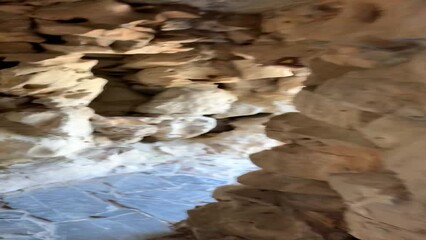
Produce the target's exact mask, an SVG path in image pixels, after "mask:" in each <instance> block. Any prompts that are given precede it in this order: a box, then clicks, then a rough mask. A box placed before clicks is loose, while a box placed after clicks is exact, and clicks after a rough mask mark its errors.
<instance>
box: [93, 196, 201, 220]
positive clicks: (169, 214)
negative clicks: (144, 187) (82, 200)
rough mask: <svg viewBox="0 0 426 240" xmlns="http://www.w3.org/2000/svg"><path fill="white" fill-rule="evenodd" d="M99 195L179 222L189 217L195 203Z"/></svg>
mask: <svg viewBox="0 0 426 240" xmlns="http://www.w3.org/2000/svg"><path fill="white" fill-rule="evenodd" d="M96 196H97V197H99V198H102V199H104V200H109V201H113V202H114V203H115V204H119V205H120V206H122V207H127V208H131V209H137V210H139V211H141V212H142V213H145V214H147V215H149V216H152V217H153V218H155V219H160V220H163V221H167V222H179V221H182V220H184V219H186V218H187V214H186V211H187V210H189V209H192V208H193V207H194V204H182V203H176V202H173V199H170V201H167V200H163V199H148V198H145V199H143V198H141V197H140V196H136V197H133V198H132V197H131V196H129V197H127V195H126V196H115V195H112V194H103V193H97V194H96Z"/></svg>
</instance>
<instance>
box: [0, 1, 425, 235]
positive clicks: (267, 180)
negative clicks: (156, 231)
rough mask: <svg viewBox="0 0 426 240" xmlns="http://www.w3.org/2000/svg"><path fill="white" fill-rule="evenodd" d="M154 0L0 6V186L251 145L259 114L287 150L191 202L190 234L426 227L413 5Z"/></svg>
mask: <svg viewBox="0 0 426 240" xmlns="http://www.w3.org/2000/svg"><path fill="white" fill-rule="evenodd" d="M153 2H157V1H148V0H147V1H145V0H123V1H115V0H21V1H12V0H10V1H9V0H0V19H1V21H0V59H1V62H0V67H1V70H0V94H1V96H0V110H1V112H0V123H1V124H2V125H1V128H0V132H1V133H0V143H1V144H0V167H1V168H0V171H1V172H0V180H2V179H6V180H7V181H8V182H13V184H10V185H9V184H6V186H4V187H1V188H0V191H12V190H17V189H19V188H22V187H28V186H32V185H34V182H37V181H38V180H40V179H43V178H44V176H50V175H53V174H52V173H53V172H54V171H52V169H55V168H54V166H64V165H66V164H70V162H73V161H77V159H80V160H81V159H83V160H82V161H85V162H84V163H85V164H83V165H85V166H88V165H93V166H100V165H101V164H104V166H106V165H108V164H107V163H105V161H104V160H105V159H108V157H110V155H111V156H112V158H118V155H120V154H122V155H124V157H126V158H128V159H132V160H134V159H140V155H138V151H140V149H144V148H142V147H141V145H132V144H137V143H140V142H141V141H145V142H150V143H152V144H161V143H162V142H166V141H168V142H170V141H174V140H182V141H183V140H185V141H187V142H185V143H189V142H191V143H207V142H209V144H211V145H212V146H214V147H212V149H214V150H217V152H226V151H230V149H231V150H232V148H233V147H234V146H233V145H232V144H234V143H235V139H236V137H238V136H244V137H247V138H248V139H250V140H249V141H247V142H242V143H241V144H242V145H241V146H243V147H244V149H243V150H246V149H247V151H246V152H247V153H248V152H250V153H251V152H252V150H253V151H257V150H259V148H265V145H262V141H264V139H263V138H258V137H259V136H262V133H261V132H262V128H261V124H262V123H263V122H265V121H268V123H267V124H266V133H267V135H268V137H270V138H272V139H275V140H277V141H281V142H282V143H283V145H281V146H274V145H276V144H271V145H269V146H274V147H273V148H271V149H269V150H266V151H263V152H259V153H255V154H253V155H251V160H252V162H253V163H254V164H255V165H257V166H258V167H259V168H260V169H258V170H257V171H254V172H250V173H247V174H245V175H243V176H241V177H239V179H238V182H239V183H240V184H237V185H230V186H224V187H221V188H219V189H217V190H216V191H215V192H214V197H215V198H216V199H217V200H218V202H215V203H211V204H208V205H206V206H201V207H199V208H196V209H193V210H190V211H189V219H188V220H187V221H186V225H187V227H188V229H189V230H190V232H191V233H192V234H193V235H194V236H195V237H196V238H197V239H199V240H222V239H235V240H349V239H356V238H357V239H362V240H422V239H425V238H426V236H425V235H426V234H425V231H426V221H425V214H426V211H425V200H426V191H425V190H424V188H423V186H424V185H425V182H426V177H425V171H426V164H425V163H424V161H423V158H424V156H423V155H424V149H423V148H424V146H425V144H426V140H425V138H424V137H423V133H424V132H425V131H426V127H425V123H424V121H425V109H426V108H425V102H426V101H425V100H426V99H425V96H426V94H425V93H426V91H425V89H426V88H425V83H426V82H425V81H426V80H424V79H425V77H426V72H425V71H426V70H425V69H426V68H425V66H424V61H425V56H426V55H425V47H424V46H425V41H424V39H425V36H424V34H425V32H426V24H424V22H425V21H424V20H425V16H426V15H425V13H426V4H425V3H424V1H423V0H320V1H312V0H306V1H294V2H292V3H291V4H290V3H282V4H280V5H276V6H275V8H273V10H271V11H266V12H265V13H264V14H254V13H253V12H252V10H254V9H259V7H261V8H262V10H264V9H265V8H270V7H271V5H270V4H271V3H274V1H273V0H268V1H264V6H263V7H262V6H261V4H259V3H257V5H256V4H255V3H253V5H252V7H248V8H243V9H239V10H241V11H240V13H238V14H236V13H232V11H236V10H237V9H235V8H233V9H232V8H229V9H228V10H230V11H229V12H228V13H224V12H217V11H216V10H224V8H225V9H226V6H235V5H238V4H237V2H239V1H229V3H226V4H225V5H221V4H220V1H211V2H209V1H191V2H190V3H191V5H192V7H188V6H183V5H175V3H176V1H162V3H165V2H168V4H164V5H155V4H153ZM177 2H180V3H181V2H185V3H187V2H188V1H184V0H181V1H177ZM250 2H253V1H248V3H247V4H250ZM280 2H285V1H280ZM171 3H173V4H171ZM268 5H269V7H267V6H268ZM195 7H199V8H203V10H200V9H197V8H195ZM281 7H282V8H281ZM241 12H244V13H241ZM309 69H310V70H309ZM302 84H303V85H304V87H303V89H302V87H301V85H302ZM296 93H298V94H297V96H296V97H295V98H294V101H293V97H294V95H295V94H296ZM293 104H294V106H295V107H296V108H297V110H298V112H296V111H294V109H293V106H292V105H293ZM282 113H285V114H283V115H280V114H282ZM260 117H262V118H260ZM270 117H272V118H270ZM250 131H252V132H250ZM248 132H249V134H247V133H248ZM259 139H260V140H259ZM229 143H231V144H229ZM275 143H276V142H275ZM256 145H259V146H256ZM150 146H151V145H150ZM156 146H158V145H156ZM144 147H146V146H145V145H144ZM161 147H163V150H164V151H168V152H171V151H172V150H170V149H167V146H160V148H161ZM123 149H126V151H124V153H123ZM186 150H187V149H186ZM194 151H196V149H195V150H194ZM239 151H242V149H239ZM80 160H79V161H80ZM139 161H145V159H142V160H139ZM28 162H30V163H31V164H30V165H29V166H30V167H27V168H25V167H22V166H21V165H22V163H26V164H28ZM38 163H40V166H42V167H40V168H36V167H37V166H39V165H38ZM95 163H96V164H99V165H95ZM136 163H138V164H139V163H140V162H137V161H136V160H135V164H136ZM49 164H51V165H49ZM61 164H62V165H61ZM112 165H113V164H112ZM124 165H125V164H124ZM114 167H115V165H114ZM114 167H111V166H109V168H106V169H103V170H99V172H100V173H99V174H109V173H111V171H110V170H111V169H114V170H116V169H115V168H114ZM135 168H136V167H135ZM16 169H18V170H16ZM79 171H80V172H81V173H78V174H73V173H71V174H70V172H68V173H67V174H68V175H67V174H63V176H61V177H62V178H59V179H57V181H60V180H70V179H72V177H70V175H73V177H79V176H83V174H85V172H90V171H91V169H90V168H83V167H82V168H81V169H80V170H79ZM17 172H19V173H20V174H16V173H17ZM28 172H31V173H34V174H33V175H34V176H31V177H30V176H28V175H26V173H28ZM36 173H37V174H38V175H37V174H36ZM43 174H44V175H43ZM79 174H82V175H79ZM12 176H13V177H12ZM84 176H86V177H88V176H93V175H90V174H86V175H84ZM7 181H6V182H7ZM43 181H44V180H42V181H38V182H39V183H43Z"/></svg>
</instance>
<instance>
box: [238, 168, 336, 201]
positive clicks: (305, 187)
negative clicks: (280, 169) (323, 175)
mask: <svg viewBox="0 0 426 240" xmlns="http://www.w3.org/2000/svg"><path fill="white" fill-rule="evenodd" d="M238 182H239V183H241V184H244V185H247V186H251V187H255V188H257V189H266V190H274V191H281V192H289V193H301V194H315V195H325V196H337V193H336V192H335V191H333V190H332V189H331V188H330V186H329V185H328V183H327V182H325V181H318V180H311V179H305V178H297V177H289V176H287V175H285V174H283V173H277V172H267V171H264V170H260V171H254V172H250V173H247V174H244V175H242V176H240V177H239V178H238Z"/></svg>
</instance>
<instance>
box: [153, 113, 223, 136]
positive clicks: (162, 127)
mask: <svg viewBox="0 0 426 240" xmlns="http://www.w3.org/2000/svg"><path fill="white" fill-rule="evenodd" d="M157 127H158V131H157V132H156V133H155V134H153V135H152V136H153V137H154V138H156V139H158V140H173V139H185V138H193V137H196V136H199V135H202V134H205V133H207V132H209V131H210V130H212V129H213V128H215V127H216V119H214V118H209V117H202V116H193V117H191V116H188V117H174V118H171V119H165V120H164V121H162V122H161V123H159V124H158V126H157Z"/></svg>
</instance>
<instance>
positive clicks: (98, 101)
mask: <svg viewBox="0 0 426 240" xmlns="http://www.w3.org/2000/svg"><path fill="white" fill-rule="evenodd" d="M148 100H149V97H147V96H145V95H143V94H141V93H139V92H137V91H135V90H132V89H131V88H130V86H129V85H127V84H125V83H122V82H120V81H119V80H112V79H110V80H109V82H108V84H107V85H105V87H104V90H103V92H102V93H101V94H100V95H99V96H98V97H97V98H95V99H94V100H93V102H92V103H91V104H90V105H89V106H90V107H91V108H93V109H94V110H95V111H96V113H97V114H100V115H104V116H123V115H126V114H128V113H130V112H132V111H133V110H134V109H135V107H137V106H138V105H140V104H142V103H145V102H147V101H148Z"/></svg>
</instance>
